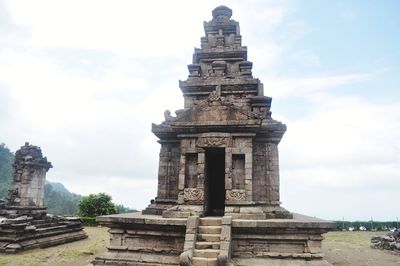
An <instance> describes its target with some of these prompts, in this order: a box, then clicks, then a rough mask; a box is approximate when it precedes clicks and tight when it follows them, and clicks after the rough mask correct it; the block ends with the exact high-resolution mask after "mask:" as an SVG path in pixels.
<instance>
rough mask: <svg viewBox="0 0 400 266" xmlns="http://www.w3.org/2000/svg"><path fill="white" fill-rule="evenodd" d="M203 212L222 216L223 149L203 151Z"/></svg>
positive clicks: (223, 187)
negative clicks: (204, 190) (204, 191)
mask: <svg viewBox="0 0 400 266" xmlns="http://www.w3.org/2000/svg"><path fill="white" fill-rule="evenodd" d="M205 159H206V160H205V162H206V164H205V189H206V193H205V205H206V206H205V214H206V215H207V216H223V215H224V209H225V149H224V148H210V149H206V151H205Z"/></svg>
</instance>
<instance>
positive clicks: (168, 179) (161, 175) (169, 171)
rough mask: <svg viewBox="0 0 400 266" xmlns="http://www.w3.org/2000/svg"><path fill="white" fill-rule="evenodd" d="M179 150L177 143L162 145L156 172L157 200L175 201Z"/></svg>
mask: <svg viewBox="0 0 400 266" xmlns="http://www.w3.org/2000/svg"><path fill="white" fill-rule="evenodd" d="M179 158H180V148H179V144H178V143H162V144H161V151H160V161H159V168H158V169H159V170H158V190H157V192H158V193H157V198H158V199H168V200H176V199H177V196H178V178H179Z"/></svg>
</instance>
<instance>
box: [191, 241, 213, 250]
mask: <svg viewBox="0 0 400 266" xmlns="http://www.w3.org/2000/svg"><path fill="white" fill-rule="evenodd" d="M195 248H196V249H218V250H219V242H207V241H197V242H196V243H195Z"/></svg>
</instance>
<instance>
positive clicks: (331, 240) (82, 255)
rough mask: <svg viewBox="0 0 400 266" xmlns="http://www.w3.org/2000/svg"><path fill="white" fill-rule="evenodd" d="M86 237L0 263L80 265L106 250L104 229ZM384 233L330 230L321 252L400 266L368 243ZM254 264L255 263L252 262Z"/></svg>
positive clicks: (338, 265) (399, 259) (339, 265)
mask: <svg viewBox="0 0 400 266" xmlns="http://www.w3.org/2000/svg"><path fill="white" fill-rule="evenodd" d="M85 231H86V232H87V233H88V235H89V238H88V239H85V240H82V241H77V242H73V243H69V244H64V245H60V246H56V247H51V248H47V249H34V250H29V251H25V252H21V253H18V254H0V266H3V265H7V266H8V265H12V266H14V265H15V266H39V265H57V266H83V265H88V264H89V262H90V261H92V260H93V259H94V257H95V256H97V255H99V254H101V253H103V252H104V251H105V250H106V245H107V243H108V241H109V240H108V239H109V236H108V233H107V228H104V227H87V228H85ZM383 234H384V232H331V233H328V234H326V235H325V238H326V240H325V241H324V242H323V252H324V253H325V256H326V257H325V258H326V260H327V261H329V262H330V263H332V264H333V265H335V266H400V256H398V255H393V254H390V253H388V252H384V251H381V250H375V249H371V248H370V246H369V243H370V239H371V237H372V236H379V235H383ZM255 266H256V265H255Z"/></svg>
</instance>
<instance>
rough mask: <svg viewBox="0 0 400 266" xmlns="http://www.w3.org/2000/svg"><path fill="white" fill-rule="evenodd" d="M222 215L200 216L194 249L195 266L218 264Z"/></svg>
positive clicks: (193, 261) (213, 265)
mask: <svg viewBox="0 0 400 266" xmlns="http://www.w3.org/2000/svg"><path fill="white" fill-rule="evenodd" d="M220 238H221V217H204V218H200V221H199V226H198V229H197V240H196V242H195V249H194V250H193V260H192V263H193V266H216V265H217V256H218V255H219V252H220Z"/></svg>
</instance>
